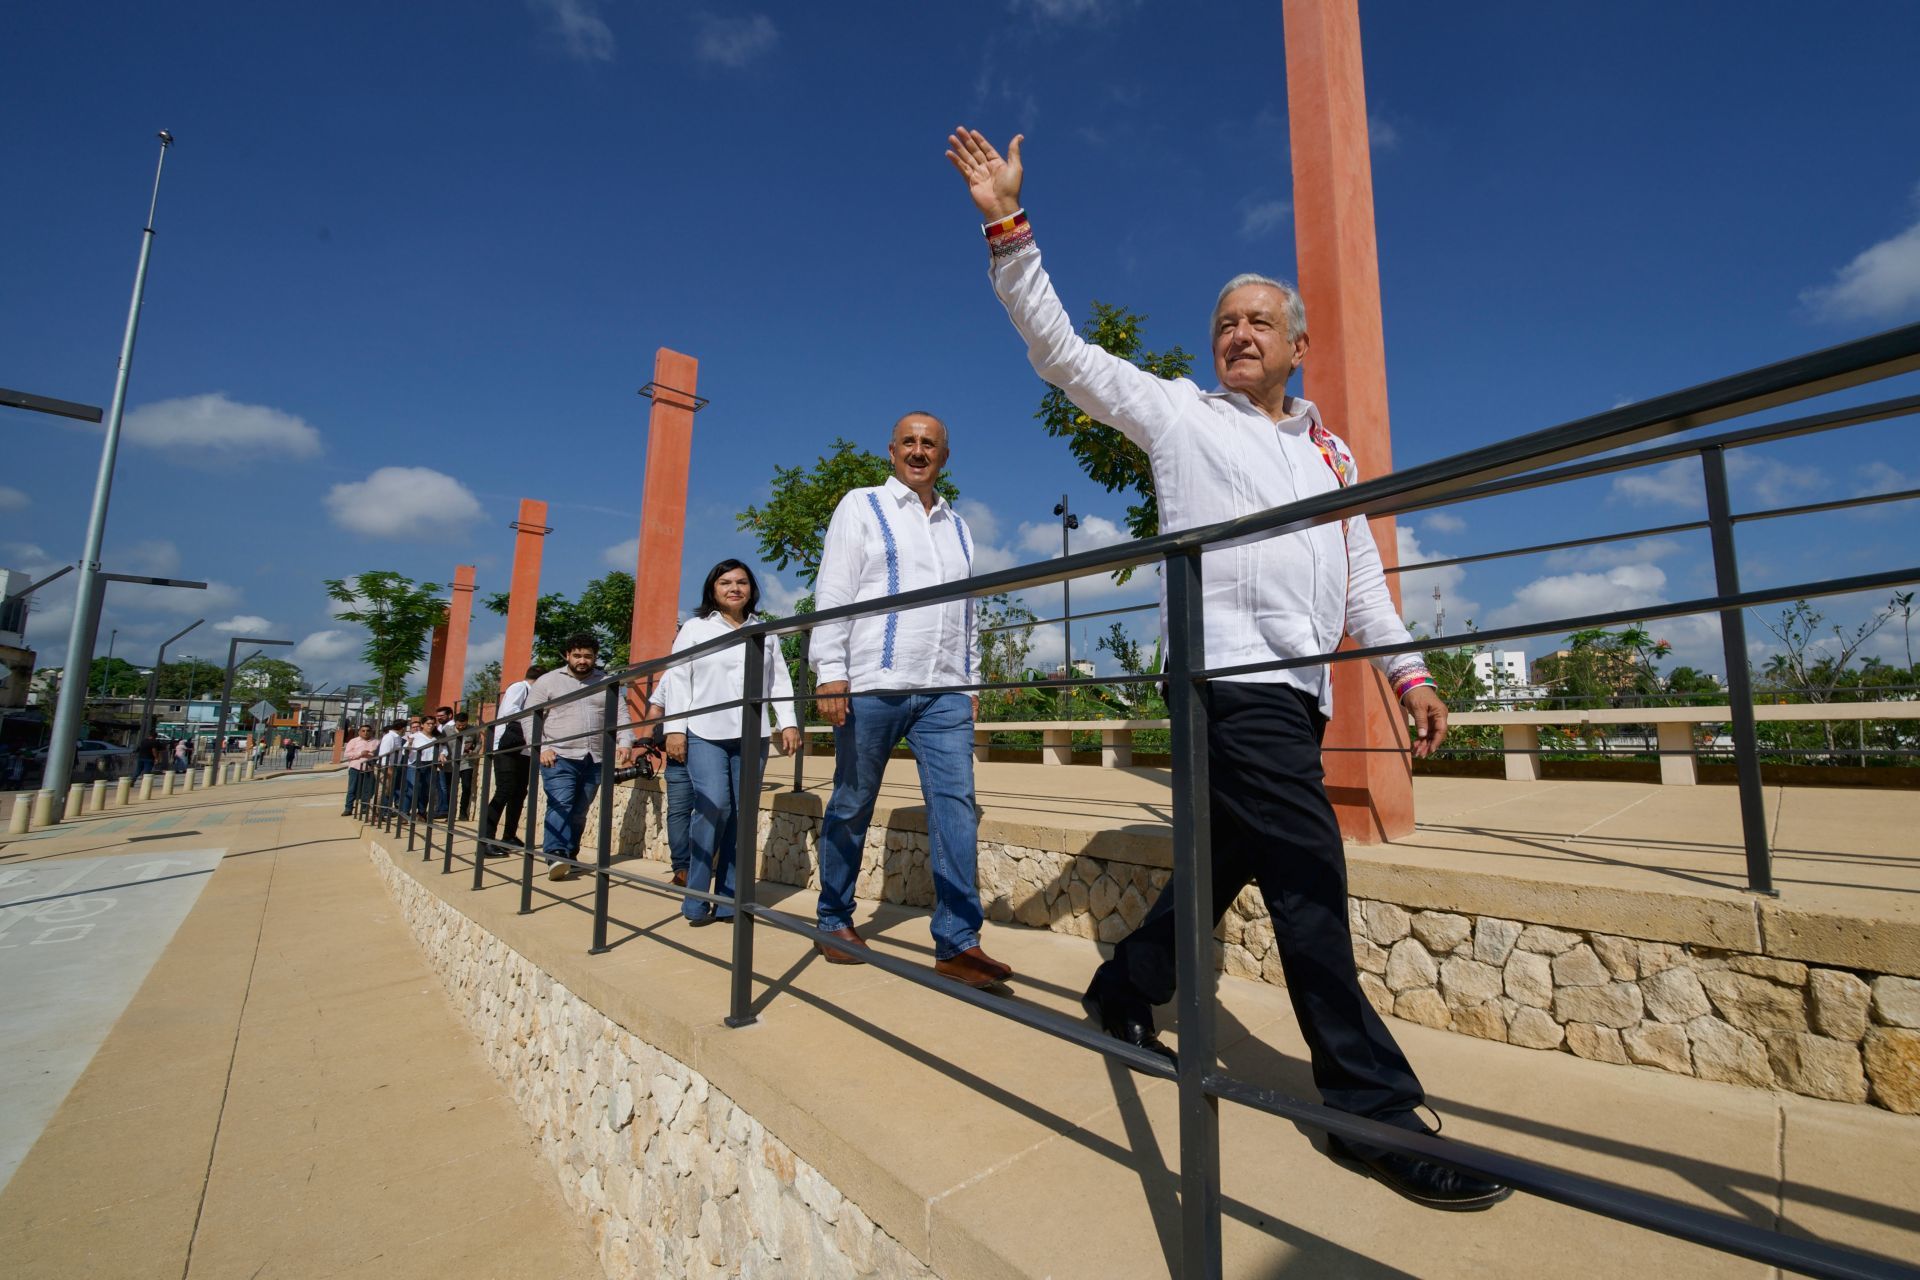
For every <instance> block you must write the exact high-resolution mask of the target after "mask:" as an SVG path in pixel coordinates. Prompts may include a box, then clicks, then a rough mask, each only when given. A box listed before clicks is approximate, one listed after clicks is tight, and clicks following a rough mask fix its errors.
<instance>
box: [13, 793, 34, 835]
mask: <svg viewBox="0 0 1920 1280" xmlns="http://www.w3.org/2000/svg"><path fill="white" fill-rule="evenodd" d="M32 816H33V798H32V797H31V796H28V795H26V794H24V793H22V794H21V795H20V796H19V797H18V798H17V799H15V800H14V802H13V814H12V816H10V817H9V818H8V819H7V834H8V835H10V836H23V835H25V834H27V832H28V831H29V830H31V829H32V828H31V826H30V824H29V823H28V821H27V819H29V818H30V817H32Z"/></svg>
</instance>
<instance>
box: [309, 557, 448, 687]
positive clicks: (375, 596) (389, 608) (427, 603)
mask: <svg viewBox="0 0 1920 1280" xmlns="http://www.w3.org/2000/svg"><path fill="white" fill-rule="evenodd" d="M326 588H327V595H328V596H329V597H330V598H331V599H333V600H335V601H337V602H338V603H340V604H344V605H348V606H350V608H348V609H347V610H345V611H344V612H341V613H337V614H335V615H334V616H335V617H337V618H339V619H340V620H341V621H342V622H353V623H358V624H359V625H360V626H363V627H365V628H366V629H367V643H366V646H365V647H364V648H362V649H361V650H360V655H361V657H363V658H365V659H366V663H367V665H368V666H369V667H372V668H373V670H374V672H375V673H376V674H377V675H378V676H379V678H380V701H381V703H382V704H383V705H386V706H391V705H393V704H395V703H397V702H400V701H402V700H403V699H404V697H405V695H406V679H407V673H408V672H409V671H412V670H413V669H414V667H416V666H417V665H419V662H420V659H421V658H422V657H424V656H425V654H426V652H427V637H428V636H429V635H430V634H431V633H432V631H433V629H434V628H435V627H437V626H439V625H440V623H441V622H443V621H445V619H446V616H447V602H446V601H444V600H442V599H440V595H439V593H440V592H441V591H442V590H443V589H444V588H443V587H442V586H441V585H440V584H439V583H437V582H421V583H418V584H416V583H415V582H414V580H413V579H412V578H408V577H405V576H403V575H401V574H398V573H395V572H393V571H392V570H391V569H376V570H373V571H372V572H369V573H363V574H361V575H360V576H359V577H357V578H350V579H349V578H328V579H327V580H326Z"/></svg>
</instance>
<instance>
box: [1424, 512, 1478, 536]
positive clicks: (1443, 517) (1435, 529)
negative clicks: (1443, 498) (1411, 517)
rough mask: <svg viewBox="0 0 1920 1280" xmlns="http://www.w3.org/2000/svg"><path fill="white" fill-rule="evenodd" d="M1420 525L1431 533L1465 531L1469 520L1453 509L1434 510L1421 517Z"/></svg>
mask: <svg viewBox="0 0 1920 1280" xmlns="http://www.w3.org/2000/svg"><path fill="white" fill-rule="evenodd" d="M1420 527H1421V528H1423V529H1425V530H1427V531H1428V532H1430V533H1465V532H1466V531H1467V522H1466V521H1465V520H1462V519H1461V518H1460V517H1459V516H1456V515H1454V514H1453V513H1452V512H1451V511H1434V512H1430V513H1429V514H1427V515H1424V516H1422V517H1420Z"/></svg>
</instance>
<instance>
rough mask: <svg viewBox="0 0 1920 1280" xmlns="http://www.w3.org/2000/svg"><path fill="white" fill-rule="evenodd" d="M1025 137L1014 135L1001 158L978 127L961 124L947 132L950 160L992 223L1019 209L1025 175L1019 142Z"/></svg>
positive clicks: (974, 199) (982, 213)
mask: <svg viewBox="0 0 1920 1280" xmlns="http://www.w3.org/2000/svg"><path fill="white" fill-rule="evenodd" d="M1024 137H1025V135H1024V134H1018V133H1016V134H1014V135H1013V141H1012V142H1009V143H1008V144H1007V154H1006V156H1005V157H1002V156H1001V154H1000V153H999V152H998V151H995V150H994V149H993V144H992V143H991V142H988V141H987V139H986V135H984V134H982V133H981V132H980V131H979V130H977V129H969V128H967V127H966V126H965V125H961V126H960V127H959V128H957V129H955V130H954V131H953V132H952V133H950V134H948V135H947V160H948V161H949V162H950V163H951V164H952V165H953V167H954V168H955V169H956V170H958V171H959V174H960V176H961V177H962V178H964V179H965V180H966V183H967V194H968V195H970V196H972V197H973V203H974V207H975V208H977V209H979V210H980V214H981V216H982V217H984V218H986V220H987V221H989V222H992V221H994V220H995V219H997V218H1004V217H1006V216H1007V215H1009V214H1012V213H1017V212H1019V210H1020V183H1021V181H1022V179H1023V178H1024V177H1025V171H1024V170H1023V169H1022V168H1021V166H1020V143H1021V142H1022V140H1023V139H1024Z"/></svg>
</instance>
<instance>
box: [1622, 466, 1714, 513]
mask: <svg viewBox="0 0 1920 1280" xmlns="http://www.w3.org/2000/svg"><path fill="white" fill-rule="evenodd" d="M1705 492H1706V491H1705V490H1704V489H1703V488H1702V487H1701V483H1700V464H1699V463H1698V462H1696V461H1694V460H1693V459H1691V458H1681V459H1679V460H1678V461H1676V462H1669V463H1667V464H1666V465H1664V466H1659V467H1640V468H1638V469H1636V470H1633V471H1627V472H1623V473H1621V474H1620V475H1617V476H1615V477H1614V478H1613V484H1612V486H1611V488H1610V489H1609V490H1608V495H1607V496H1608V497H1609V498H1618V499H1621V500H1623V501H1626V502H1631V503H1633V504H1634V505H1635V506H1649V507H1651V506H1670V507H1682V506H1698V505H1700V504H1701V503H1702V502H1704V501H1705V500H1706V498H1705Z"/></svg>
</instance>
